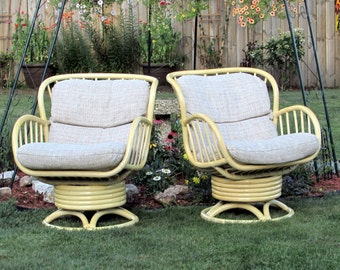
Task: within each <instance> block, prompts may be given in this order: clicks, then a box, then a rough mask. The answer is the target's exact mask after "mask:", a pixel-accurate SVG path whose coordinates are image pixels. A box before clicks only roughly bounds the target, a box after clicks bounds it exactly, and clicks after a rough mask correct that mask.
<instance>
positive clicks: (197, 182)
mask: <svg viewBox="0 0 340 270" xmlns="http://www.w3.org/2000/svg"><path fill="white" fill-rule="evenodd" d="M200 181H201V179H200V178H199V177H193V178H192V182H194V184H199V183H200Z"/></svg>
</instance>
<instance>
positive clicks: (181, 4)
mask: <svg viewBox="0 0 340 270" xmlns="http://www.w3.org/2000/svg"><path fill="white" fill-rule="evenodd" d="M208 1H209V0H191V1H175V3H176V5H173V10H174V12H175V18H176V20H178V21H184V20H190V19H192V18H195V17H196V16H197V15H199V14H200V13H201V11H202V10H205V9H207V8H208Z"/></svg>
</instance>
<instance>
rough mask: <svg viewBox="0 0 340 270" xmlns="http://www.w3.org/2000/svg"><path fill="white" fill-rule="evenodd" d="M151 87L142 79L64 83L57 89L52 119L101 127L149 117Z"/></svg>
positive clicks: (74, 80) (55, 87)
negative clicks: (145, 116) (148, 106)
mask: <svg viewBox="0 0 340 270" xmlns="http://www.w3.org/2000/svg"><path fill="white" fill-rule="evenodd" d="M149 88H150V86H149V83H148V82H146V81H142V80H98V81H93V80H80V79H71V80H65V81H61V82H58V83H57V84H56V85H55V86H54V87H53V91H52V108H51V120H52V121H53V122H54V123H63V124H69V125H76V126H84V127H100V128H110V127H114V126H118V125H122V124H126V123H129V122H131V121H133V119H135V118H136V117H137V116H141V115H145V113H146V108H147V104H148V100H149ZM129 104H134V105H133V106H129Z"/></svg>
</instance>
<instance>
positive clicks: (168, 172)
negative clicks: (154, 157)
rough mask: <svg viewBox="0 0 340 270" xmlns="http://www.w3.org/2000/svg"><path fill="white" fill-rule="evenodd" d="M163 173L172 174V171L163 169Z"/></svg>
mask: <svg viewBox="0 0 340 270" xmlns="http://www.w3.org/2000/svg"><path fill="white" fill-rule="evenodd" d="M162 173H164V174H170V173H171V170H170V169H162Z"/></svg>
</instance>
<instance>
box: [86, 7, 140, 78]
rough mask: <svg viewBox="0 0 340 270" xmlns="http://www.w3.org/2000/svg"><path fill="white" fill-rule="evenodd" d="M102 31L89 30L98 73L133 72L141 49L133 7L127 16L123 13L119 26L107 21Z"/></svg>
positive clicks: (89, 27)
mask: <svg viewBox="0 0 340 270" xmlns="http://www.w3.org/2000/svg"><path fill="white" fill-rule="evenodd" d="M102 29H103V32H100V31H98V30H97V28H96V27H95V26H93V25H88V28H87V31H88V33H89V37H90V42H91V45H92V48H93V51H94V59H95V61H96V63H97V69H98V71H100V72H123V73H131V72H133V71H134V69H135V68H136V67H137V66H138V63H139V58H140V47H139V43H138V26H137V25H136V23H135V19H134V16H133V11H132V7H131V5H130V8H129V10H128V13H127V14H124V12H123V11H121V15H120V17H119V22H118V24H116V23H114V21H113V20H110V19H106V20H104V21H102Z"/></svg>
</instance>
